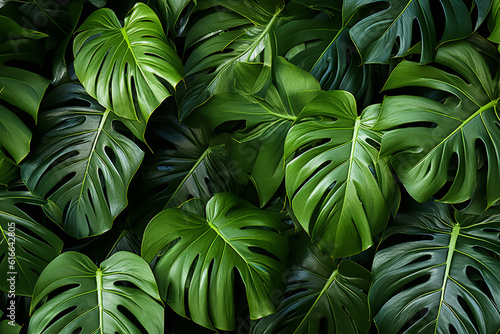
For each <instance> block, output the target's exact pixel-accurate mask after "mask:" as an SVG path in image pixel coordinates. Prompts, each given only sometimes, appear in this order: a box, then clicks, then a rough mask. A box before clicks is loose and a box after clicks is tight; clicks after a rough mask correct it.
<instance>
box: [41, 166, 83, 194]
mask: <svg viewBox="0 0 500 334" xmlns="http://www.w3.org/2000/svg"><path fill="white" fill-rule="evenodd" d="M75 176H76V172H71V173H69V174H67V175H66V176H64V177H63V178H62V179H60V180H59V181H58V182H57V183H56V184H55V185H54V186H53V187H52V188H51V189H50V190H49V191H48V192H47V194H45V198H50V196H52V195H53V194H54V193H55V192H56V191H57V190H59V189H60V188H61V187H62V186H64V185H65V184H66V183H68V182H69V181H71V180H72V179H73V178H74V177H75ZM40 179H41V178H40Z"/></svg>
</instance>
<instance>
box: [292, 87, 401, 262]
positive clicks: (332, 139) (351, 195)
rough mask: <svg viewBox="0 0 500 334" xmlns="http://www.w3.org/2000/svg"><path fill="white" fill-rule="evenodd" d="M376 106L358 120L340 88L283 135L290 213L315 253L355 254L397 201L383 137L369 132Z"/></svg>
mask: <svg viewBox="0 0 500 334" xmlns="http://www.w3.org/2000/svg"><path fill="white" fill-rule="evenodd" d="M378 109H379V106H377V105H374V106H371V107H368V108H367V109H365V111H364V112H363V113H362V114H361V116H358V115H357V109H356V101H355V99H354V97H353V96H352V94H350V93H348V92H345V91H329V92H324V93H323V94H322V95H319V96H318V97H316V98H315V99H314V100H312V101H311V102H310V103H309V104H308V105H307V106H306V107H305V108H304V109H303V110H302V112H301V113H300V114H299V116H298V117H297V120H296V123H295V124H294V125H293V126H292V128H291V129H290V131H289V132H288V134H287V137H286V141H285V158H288V157H293V155H294V154H295V158H294V159H293V160H292V161H290V162H288V163H287V166H286V178H285V182H286V189H287V193H288V196H289V197H290V199H291V201H292V202H291V203H292V208H293V212H294V214H295V216H296V217H297V219H298V221H299V222H300V224H301V225H302V226H303V227H304V229H305V230H306V232H307V233H309V234H310V235H311V237H312V240H313V241H314V242H316V243H317V244H318V245H319V247H320V249H322V250H323V251H324V252H327V253H328V254H331V255H332V256H333V257H335V258H338V257H345V256H350V255H354V254H357V253H359V252H361V251H363V250H365V249H367V248H368V247H370V246H371V245H372V244H373V240H372V237H373V236H375V235H376V234H378V233H380V232H381V231H382V230H383V229H384V227H385V225H386V224H387V221H388V219H389V216H390V214H391V211H392V212H393V213H394V212H395V209H396V208H397V205H398V203H399V190H398V188H397V186H396V185H395V183H394V180H393V177H392V173H391V171H390V169H389V166H388V165H387V163H386V160H385V159H381V160H379V159H378V154H379V151H378V146H379V144H378V143H379V142H380V139H381V134H380V133H379V132H377V131H375V130H373V129H372V126H373V123H374V121H375V120H376V117H377V114H378Z"/></svg>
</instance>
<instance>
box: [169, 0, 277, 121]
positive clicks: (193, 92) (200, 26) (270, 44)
mask: <svg viewBox="0 0 500 334" xmlns="http://www.w3.org/2000/svg"><path fill="white" fill-rule="evenodd" d="M198 4H199V6H200V7H201V8H203V7H213V6H215V5H218V6H223V7H222V8H219V7H217V11H215V12H213V11H207V14H206V15H204V16H203V17H202V18H201V19H199V20H198V21H196V23H195V24H194V25H193V27H191V29H189V32H188V34H187V36H186V48H187V49H188V48H189V49H193V50H192V52H190V53H189V57H188V59H187V61H186V76H188V83H187V89H186V90H184V91H179V93H180V94H179V95H178V96H177V98H178V103H179V106H180V119H181V120H184V118H185V117H187V115H189V113H190V112H191V111H192V110H193V109H194V108H196V107H198V106H200V105H202V104H203V103H205V102H206V101H207V100H208V99H209V98H210V97H211V96H213V95H215V94H217V93H222V92H227V91H230V90H231V84H232V82H233V75H234V73H235V64H237V63H239V62H243V63H246V62H259V63H263V64H264V66H263V67H262V70H261V76H262V77H263V78H266V79H265V80H269V79H270V77H271V72H270V71H271V65H272V61H273V58H274V56H275V53H276V40H275V35H274V29H275V26H276V24H277V21H278V17H279V15H280V13H281V11H282V9H283V6H284V3H283V0H268V1H265V2H264V1H260V0H250V1H232V0H221V1H212V0H199V1H198ZM263 80H264V79H263Z"/></svg>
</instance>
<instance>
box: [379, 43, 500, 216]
mask: <svg viewBox="0 0 500 334" xmlns="http://www.w3.org/2000/svg"><path fill="white" fill-rule="evenodd" d="M472 59H474V61H471V60H472ZM436 63H437V64H440V65H442V66H445V69H439V68H436V67H433V66H430V65H426V66H421V65H419V64H418V63H414V62H410V61H403V62H402V63H401V64H400V65H398V67H397V68H396V69H395V70H394V71H393V72H392V74H391V76H390V77H389V80H388V81H387V83H386V85H385V89H386V90H388V89H393V88H400V87H410V86H418V87H425V88H429V89H431V90H434V91H438V92H444V93H446V94H447V96H449V97H448V98H447V99H446V100H445V101H444V103H440V102H437V101H434V100H431V99H429V98H424V97H419V96H408V95H399V96H389V97H387V98H385V99H384V103H383V105H382V109H381V112H380V117H379V119H378V120H377V123H376V125H375V127H376V128H377V129H381V130H390V131H389V132H387V133H386V134H384V136H383V138H382V150H381V154H382V155H392V156H393V157H392V160H391V162H392V165H393V166H394V168H395V171H396V173H397V174H398V176H399V178H400V180H401V181H402V182H403V184H404V186H405V187H406V189H407V190H408V192H409V193H410V195H411V196H412V197H413V198H415V199H416V200H418V201H419V202H425V201H426V200H428V199H429V198H430V197H431V196H434V195H435V194H436V193H437V192H438V191H439V190H440V189H441V188H443V186H445V184H447V182H448V185H447V186H446V187H444V188H443V189H442V190H441V191H442V193H443V192H444V195H443V196H442V197H441V199H440V200H442V201H444V202H448V203H460V202H464V201H466V200H468V199H470V198H471V196H472V194H473V192H474V191H475V190H476V187H478V185H481V183H478V179H480V178H481V177H482V176H480V174H484V177H485V178H487V180H488V181H487V187H485V189H483V188H479V189H477V190H479V191H476V193H477V195H478V196H481V197H483V198H486V203H487V206H488V207H489V206H491V205H493V204H494V203H495V202H497V201H498V200H500V173H499V168H500V154H499V152H500V129H499V128H498V124H499V122H500V120H499V118H498V111H497V103H498V99H499V94H498V88H497V82H496V80H495V79H493V78H492V75H491V73H490V68H489V67H488V65H487V63H486V61H485V60H484V59H483V57H482V55H481V53H479V52H478V51H477V50H476V49H475V47H474V46H473V45H472V44H471V43H469V42H455V43H451V44H446V45H443V46H441V47H440V48H439V49H438V53H437V56H436ZM446 68H449V69H450V70H449V71H448V70H447V69H446ZM455 73H456V74H455ZM457 74H458V75H457ZM476 152H477V153H476ZM484 209H486V208H485V207H484V208H483V210H484Z"/></svg>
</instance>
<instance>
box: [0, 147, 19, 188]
mask: <svg viewBox="0 0 500 334" xmlns="http://www.w3.org/2000/svg"><path fill="white" fill-rule="evenodd" d="M17 178H19V168H18V167H17V166H16V165H15V164H14V163H13V162H11V161H10V159H9V158H7V157H6V156H5V155H4V154H3V153H2V152H1V151H0V186H5V185H8V184H9V183H10V182H12V181H14V180H16V179H17Z"/></svg>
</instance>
